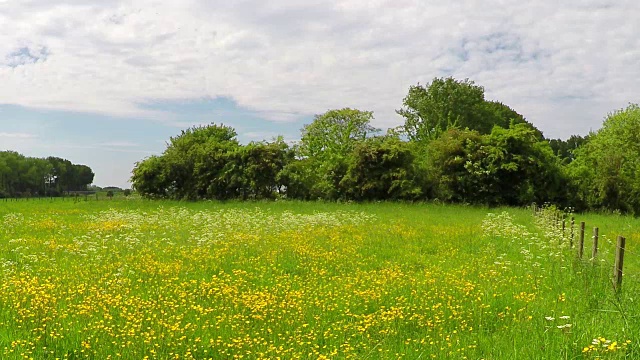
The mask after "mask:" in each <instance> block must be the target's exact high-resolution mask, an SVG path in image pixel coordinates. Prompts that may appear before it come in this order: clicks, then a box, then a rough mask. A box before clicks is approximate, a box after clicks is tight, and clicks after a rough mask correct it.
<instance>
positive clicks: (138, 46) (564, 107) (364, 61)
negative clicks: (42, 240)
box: [0, 0, 640, 187]
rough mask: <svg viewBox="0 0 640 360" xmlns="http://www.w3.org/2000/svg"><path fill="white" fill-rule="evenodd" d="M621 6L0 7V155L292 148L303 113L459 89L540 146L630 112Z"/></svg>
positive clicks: (635, 10) (93, 162)
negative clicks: (512, 113) (189, 138)
mask: <svg viewBox="0 0 640 360" xmlns="http://www.w3.org/2000/svg"><path fill="white" fill-rule="evenodd" d="M638 19H640V2H639V1H637V0H611V1H610V0H567V1H557V0H553V1H552V0H537V1H515V0H512V1H506V0H477V1H476V0H446V1H439V0H436V1H424V0H367V1H365V0H341V1H315V0H308V1H293V0H281V1H279V0H274V1H264V0H235V1H222V0H162V1H155V0H129V1H119V0H109V1H105V0H66V1H54V0H0V150H14V151H18V152H20V153H23V154H24V155H27V156H36V157H46V156H58V157H63V158H66V159H69V160H71V161H72V162H74V163H79V164H86V165H88V166H90V167H91V168H92V169H93V170H94V172H95V173H96V177H95V181H94V183H95V184H96V185H99V186H120V187H129V184H128V179H129V177H130V173H131V170H132V168H133V166H134V164H135V162H137V161H140V160H142V159H144V158H146V157H148V156H150V155H153V154H161V153H162V151H163V150H164V149H165V147H166V142H167V140H168V139H169V138H170V137H171V136H175V135H177V134H179V133H180V131H181V130H182V129H186V128H188V127H190V126H193V125H199V124H207V123H211V122H215V123H224V124H225V125H229V126H232V127H234V128H235V129H236V131H237V132H238V138H239V139H240V141H241V142H244V143H247V142H249V141H253V140H263V139H270V138H272V137H274V136H277V135H283V136H284V137H285V139H286V140H290V141H294V140H296V139H297V138H299V135H300V129H301V128H302V126H303V125H304V124H305V123H309V122H310V121H311V120H312V119H313V116H314V115H315V114H321V113H324V112H325V111H327V110H329V109H335V108H343V107H351V108H358V109H361V110H369V111H373V112H374V116H375V120H374V122H373V125H375V126H377V127H379V128H383V129H384V128H388V127H395V126H398V125H401V124H402V118H400V117H399V116H398V115H397V114H396V113H395V110H397V109H399V108H400V107H401V106H402V99H403V98H404V96H405V95H406V94H407V91H408V89H409V86H411V85H416V84H418V83H420V84H423V85H424V84H428V83H429V82H430V81H431V80H433V78H435V77H448V76H452V77H454V78H457V79H467V78H468V79H470V80H473V81H475V83H476V84H478V85H481V86H483V87H484V88H485V95H486V98H487V99H488V100H498V101H501V102H503V103H505V104H507V105H509V106H510V107H512V108H514V109H515V110H516V111H518V112H519V113H521V114H523V115H524V116H525V117H526V118H527V120H528V121H530V122H531V123H533V124H534V125H535V126H537V127H538V128H539V129H541V130H542V131H543V133H544V134H545V136H546V137H549V138H567V137H568V136H570V135H572V134H579V135H584V134H587V133H588V132H589V131H590V130H597V129H599V128H600V126H601V125H602V121H603V120H604V118H605V117H606V115H607V114H608V113H610V112H611V111H614V110H616V109H620V108H623V107H626V106H627V105H628V104H629V103H638V102H640V81H638V80H639V79H640V36H638V33H640V22H638Z"/></svg>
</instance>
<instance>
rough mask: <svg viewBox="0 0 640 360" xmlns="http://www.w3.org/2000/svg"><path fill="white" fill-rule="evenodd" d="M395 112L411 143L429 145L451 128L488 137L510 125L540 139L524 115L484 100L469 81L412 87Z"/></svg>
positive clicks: (449, 80) (441, 80) (442, 81)
mask: <svg viewBox="0 0 640 360" xmlns="http://www.w3.org/2000/svg"><path fill="white" fill-rule="evenodd" d="M396 112H397V113H398V114H400V115H401V116H402V117H404V119H405V123H404V131H405V133H406V134H407V135H408V137H409V139H410V140H412V141H418V142H429V141H431V140H434V139H436V138H438V137H439V136H440V135H441V134H442V133H443V132H445V131H446V130H447V129H451V128H459V129H469V130H476V131H478V133H480V134H489V133H491V131H492V129H493V127H494V126H500V127H502V128H505V129H506V128H509V126H511V125H512V124H513V125H516V124H527V126H528V127H529V128H531V129H532V130H534V131H535V133H536V136H537V137H538V139H543V136H542V132H540V130H538V129H537V128H535V127H534V126H533V125H532V124H530V123H529V122H527V121H526V120H525V118H524V116H522V115H520V114H518V113H517V112H516V111H515V110H513V109H512V108H510V107H509V106H507V105H505V104H503V103H501V102H498V101H486V100H485V97H484V88H483V87H481V86H478V85H476V84H475V83H474V82H473V81H470V80H468V79H465V80H463V81H459V80H455V79H453V78H450V77H449V78H435V79H433V81H432V82H431V83H430V84H428V85H427V86H422V85H420V84H418V85H416V86H411V87H410V88H409V93H408V94H407V96H406V97H405V98H404V100H403V107H402V109H400V110H397V111H396Z"/></svg>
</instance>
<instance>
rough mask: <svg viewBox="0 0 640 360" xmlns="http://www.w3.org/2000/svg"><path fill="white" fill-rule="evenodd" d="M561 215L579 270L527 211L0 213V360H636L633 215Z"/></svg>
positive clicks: (83, 205)
mask: <svg viewBox="0 0 640 360" xmlns="http://www.w3.org/2000/svg"><path fill="white" fill-rule="evenodd" d="M576 218H577V220H578V221H583V220H586V221H587V223H588V225H587V228H588V229H590V228H591V227H593V226H596V225H597V226H599V227H600V228H601V234H602V235H603V237H602V239H601V244H602V247H601V259H596V261H595V264H596V265H594V264H593V262H592V261H590V260H588V259H585V260H583V261H578V260H576V256H575V252H574V251H572V250H570V249H567V248H566V245H559V242H558V240H557V238H554V237H553V236H554V234H553V231H551V230H550V229H546V228H540V227H536V225H535V224H534V219H533V216H532V212H531V211H530V210H520V209H486V208H474V207H462V206H441V205H420V204H418V205H405V204H392V203H381V204H365V205H357V204H322V203H296V202H275V203H229V204H219V203H175V202H149V201H142V200H125V199H114V200H112V201H109V200H106V201H86V202H84V201H81V202H78V203H74V202H72V201H66V202H63V201H56V200H54V201H50V200H41V201H29V202H26V201H23V202H8V203H1V204H0V226H1V229H0V279H1V281H0V358H2V359H29V358H33V359H58V358H59V359H81V358H91V359H116V358H122V359H145V358H148V359H207V358H212V359H235V358H243V359H276V358H281V359H333V358H339V359H341V358H349V359H397V358H405V359H429V358H436V359H447V358H449V359H595V358H598V357H599V358H602V359H608V358H629V359H639V358H640V348H639V346H640V285H639V283H640V281H639V280H640V256H638V253H639V252H640V245H639V244H640V230H639V229H640V221H638V220H635V219H632V218H627V217H621V216H596V215H588V216H584V217H581V216H577V217H576ZM587 233H588V234H589V235H590V230H589V231H588V232H587ZM618 233H622V234H624V235H626V236H627V241H628V257H627V258H626V259H625V269H628V270H627V271H628V274H627V276H628V277H627V278H625V280H624V281H625V282H624V283H623V291H622V293H620V294H619V295H618V296H616V295H615V294H614V292H613V291H612V288H611V282H610V276H611V272H612V271H611V270H612V269H611V262H612V261H613V255H612V254H613V250H614V249H613V247H612V246H613V245H612V243H613V240H614V239H615V236H616V235H617V234H618ZM590 241H591V240H590V238H588V241H587V244H586V246H587V248H588V247H590V246H591V245H590V244H591V243H590ZM585 253H589V254H590V250H586V251H585ZM587 258H588V256H587Z"/></svg>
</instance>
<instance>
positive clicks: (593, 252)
mask: <svg viewBox="0 0 640 360" xmlns="http://www.w3.org/2000/svg"><path fill="white" fill-rule="evenodd" d="M598 232H599V229H598V228H597V227H594V228H593V248H592V249H591V258H592V259H594V260H595V259H596V256H598Z"/></svg>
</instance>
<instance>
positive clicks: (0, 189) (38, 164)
mask: <svg viewBox="0 0 640 360" xmlns="http://www.w3.org/2000/svg"><path fill="white" fill-rule="evenodd" d="M93 177H94V173H93V171H92V170H91V168H89V167H88V166H86V165H77V164H73V163H71V161H69V160H66V159H62V158H58V157H48V158H35V157H27V156H24V155H21V154H19V153H17V152H15V151H0V197H2V198H6V197H31V196H60V195H62V194H64V192H68V191H84V190H87V186H88V185H89V184H91V183H92V182H93Z"/></svg>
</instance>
